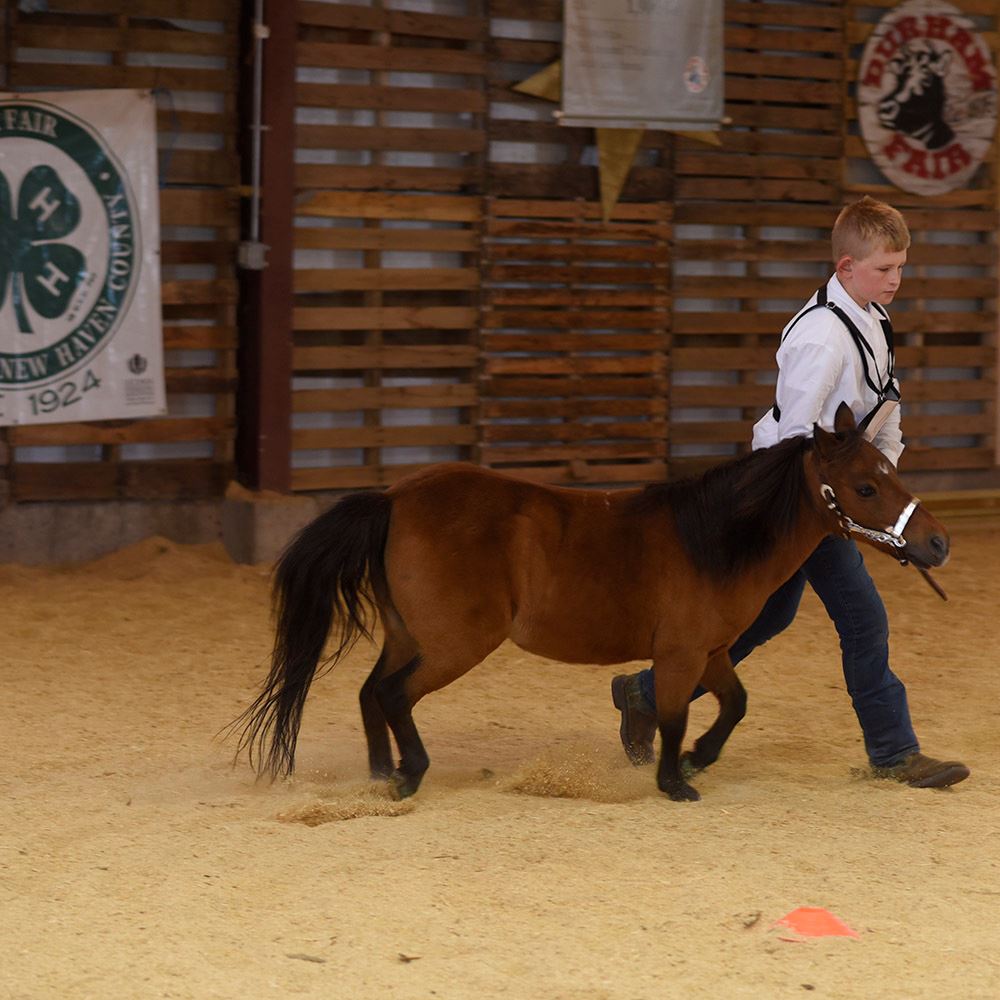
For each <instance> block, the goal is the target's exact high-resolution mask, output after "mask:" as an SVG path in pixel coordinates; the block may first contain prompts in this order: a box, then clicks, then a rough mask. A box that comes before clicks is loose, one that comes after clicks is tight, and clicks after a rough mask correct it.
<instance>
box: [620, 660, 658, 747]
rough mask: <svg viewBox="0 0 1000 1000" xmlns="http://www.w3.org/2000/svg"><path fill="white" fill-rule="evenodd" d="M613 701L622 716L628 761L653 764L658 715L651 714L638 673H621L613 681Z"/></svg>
mask: <svg viewBox="0 0 1000 1000" xmlns="http://www.w3.org/2000/svg"><path fill="white" fill-rule="evenodd" d="M611 700H612V701H613V702H614V703H615V708H617V709H618V711H619V712H621V713H622V723H621V727H620V728H619V730H618V732H619V734H620V736H621V738H622V746H623V747H625V753H626V754H628V759H629V760H630V761H632V763H633V764H635V765H636V766H637V767H638V766H639V765H640V764H652V763H653V761H654V760H655V759H656V755H655V754H654V753H653V737H654V736H655V735H656V716H655V715H651V714H650V712H649V706H648V705H647V704H646V699H645V698H643V696H642V691H640V690H639V676H638V674H619V675H618V676H617V677H616V678H614V680H612V682H611Z"/></svg>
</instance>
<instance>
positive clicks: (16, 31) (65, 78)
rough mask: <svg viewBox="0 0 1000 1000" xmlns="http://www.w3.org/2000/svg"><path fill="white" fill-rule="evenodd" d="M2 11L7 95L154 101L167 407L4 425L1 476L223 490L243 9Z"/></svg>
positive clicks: (200, 4)
mask: <svg viewBox="0 0 1000 1000" xmlns="http://www.w3.org/2000/svg"><path fill="white" fill-rule="evenodd" d="M4 3H5V8H6V18H7V26H8V36H7V38H6V47H5V49H4V50H3V51H4V53H5V58H6V87H7V89H8V90H16V91H25V92H30V91H45V90H59V89H89V88H104V87H135V88H152V89H154V90H155V91H156V93H157V107H158V121H157V124H158V130H159V146H160V182H161V198H160V224H161V230H162V240H163V242H162V267H163V272H162V279H163V280H162V289H163V332H164V347H165V349H166V358H165V360H166V366H167V370H166V384H167V394H168V411H169V412H168V415H167V416H166V417H164V418H162V419H151V420H120V421H101V422H92V423H67V424H51V425H44V426H33V427H32V426H29V427H17V428H8V429H6V430H3V431H0V463H2V464H0V479H2V480H4V481H5V488H6V492H7V493H8V494H9V496H10V497H11V498H12V499H15V500H52V499H114V498H171V497H197V496H217V495H219V494H220V493H221V491H222V490H223V489H224V487H225V483H226V482H227V481H228V480H229V478H230V477H231V475H232V448H233V436H234V428H235V413H234V391H235V385H236V366H235V349H236V327H235V302H236V280H235V272H234V267H235V248H236V242H237V240H238V238H239V230H238V224H239V204H238V197H237V185H238V183H239V163H238V158H237V152H236V143H237V134H236V130H237V115H236V95H237V74H238V62H239V59H238V49H239V38H238V29H239V18H240V15H241V9H242V5H241V3H240V2H239V0H197V2H194V0H47V3H46V4H44V5H41V6H42V7H43V8H44V9H43V10H40V11H38V12H34V13H30V12H26V11H23V10H21V9H20V5H19V4H18V3H17V2H16V0H4ZM81 58H82V60H83V61H81ZM67 456H68V458H67Z"/></svg>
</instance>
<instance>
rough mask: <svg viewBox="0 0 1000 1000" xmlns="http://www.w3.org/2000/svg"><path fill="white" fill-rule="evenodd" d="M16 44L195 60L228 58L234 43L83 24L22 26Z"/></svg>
mask: <svg viewBox="0 0 1000 1000" xmlns="http://www.w3.org/2000/svg"><path fill="white" fill-rule="evenodd" d="M17 44H18V46H19V47H22V48H30V49H46V50H55V51H58V50H60V49H67V50H69V51H72V52H136V53H146V54H155V53H161V52H165V53H171V54H181V55H196V56H228V55H229V54H230V53H231V51H232V50H233V40H232V39H231V38H230V37H229V36H228V35H225V34H216V33H215V32H207V31H192V30H190V29H184V28H178V27H172V28H170V29H155V28H152V29H150V28H134V27H131V26H126V27H124V28H93V27H88V26H86V25H80V24H67V25H66V26H61V25H55V24H45V25H41V24H40V25H37V26H33V25H31V24H30V22H29V23H25V22H20V23H19V24H18V27H17Z"/></svg>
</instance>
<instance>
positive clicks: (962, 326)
mask: <svg viewBox="0 0 1000 1000" xmlns="http://www.w3.org/2000/svg"><path fill="white" fill-rule="evenodd" d="M894 6H895V3H894V2H892V0H865V2H864V3H858V2H855V0H849V2H848V3H847V4H846V11H845V15H846V17H847V29H846V30H847V38H846V48H845V52H846V53H847V58H846V61H845V74H846V80H847V83H848V87H847V96H846V101H845V110H846V115H845V149H844V192H845V199H847V200H853V199H854V198H856V197H860V196H861V195H863V194H869V195H871V196H872V197H874V198H881V199H883V200H885V201H889V202H891V203H892V204H894V205H896V206H897V207H898V208H899V209H900V210H901V211H902V212H903V214H904V215H905V217H906V220H907V223H908V224H909V227H910V232H911V234H912V237H913V244H912V246H911V248H910V251H909V254H908V263H907V267H906V272H905V276H904V279H903V283H902V285H901V286H900V290H899V292H898V294H897V296H896V299H895V301H894V303H893V306H892V319H893V328H894V330H895V331H896V334H897V338H896V339H897V343H898V344H899V346H898V347H897V350H896V368H897V371H898V372H899V375H900V379H901V381H902V386H903V405H904V411H903V412H904V419H903V431H904V440H905V442H906V451H905V452H904V453H903V458H902V459H901V462H900V467H901V468H902V469H904V470H943V469H947V470H958V469H986V468H991V467H993V466H994V465H995V463H996V446H997V442H996V421H997V413H996V392H997V386H996V380H997V374H996V372H997V370H996V363H997V354H996V351H997V340H996V338H997V298H996V296H997V235H996V234H997V224H998V214H997V205H998V197H1000V188H998V177H997V169H998V160H997V149H996V140H995V139H994V145H993V149H992V150H991V152H990V154H989V156H988V157H987V159H986V160H985V161H984V163H983V164H982V166H981V167H980V168H979V170H978V171H977V173H976V174H975V175H974V176H973V178H972V181H971V182H970V183H969V184H968V185H966V186H965V187H964V188H962V189H961V190H957V191H952V192H949V193H947V194H943V195H935V196H917V195H913V194H908V193H906V192H904V191H901V190H900V189H899V188H897V187H895V186H894V185H892V184H890V183H889V182H888V181H887V179H886V178H885V177H884V176H883V175H882V174H881V172H880V171H878V170H877V168H875V167H874V166H873V165H872V164H871V163H870V162H869V156H868V150H867V148H866V146H865V144H864V141H863V140H862V138H861V135H860V130H859V128H858V123H857V106H856V104H855V93H856V87H855V83H854V81H855V80H856V79H857V75H858V64H859V62H860V60H861V53H862V50H863V47H864V43H865V42H866V41H867V39H868V37H869V35H870V33H871V31H872V29H873V28H874V27H875V24H876V23H877V22H878V20H879V19H880V18H881V17H882V16H883V15H884V14H885V13H886V11H887V10H888V9H889V8H892V7H894ZM956 6H957V7H959V8H960V9H961V10H962V11H963V12H964V13H965V14H967V15H971V16H974V17H975V18H977V26H978V27H979V28H980V34H981V36H982V37H983V39H984V40H985V41H986V42H987V44H988V45H989V47H990V50H991V51H992V53H993V59H994V64H995V63H996V59H997V54H998V50H1000V9H998V7H997V4H996V3H994V2H993V0H960V2H958V3H957V4H956Z"/></svg>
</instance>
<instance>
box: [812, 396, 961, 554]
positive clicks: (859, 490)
mask: <svg viewBox="0 0 1000 1000" xmlns="http://www.w3.org/2000/svg"><path fill="white" fill-rule="evenodd" d="M813 441H814V448H813V454H814V455H815V459H816V471H817V473H818V479H819V483H818V490H819V498H820V503H821V504H822V505H823V507H825V509H826V513H827V516H828V517H829V518H830V523H831V533H837V534H843V535H853V536H854V537H855V538H858V539H861V540H863V541H866V542H868V543H869V544H871V545H874V546H875V547H876V548H878V549H881V550H882V551H884V552H889V553H890V554H891V555H893V556H895V557H896V558H897V559H899V560H900V561H910V562H912V563H913V564H914V565H915V566H918V567H920V568H923V569H927V568H929V567H931V566H943V565H944V564H945V563H946V562H947V561H948V547H949V546H948V532H947V531H946V530H945V528H944V525H943V524H941V522H940V521H938V520H937V518H935V517H934V516H933V515H932V514H930V513H928V512H927V510H926V509H925V508H924V507H922V506H921V505H920V501H919V500H917V499H916V498H915V497H914V496H912V495H911V494H910V493H908V492H907V490H906V488H905V487H904V486H903V484H902V483H901V482H900V479H899V476H898V475H897V474H896V470H895V469H894V468H893V465H892V463H891V462H890V461H889V460H888V459H887V458H886V457H885V456H884V455H883V454H882V452H880V451H879V450H878V448H876V447H875V446H874V445H873V444H872V443H871V442H870V441H868V440H866V438H865V436H864V434H863V433H862V432H861V431H859V430H858V428H857V425H856V424H855V421H854V414H853V413H852V412H851V408H850V407H849V406H848V405H847V404H846V403H841V404H840V406H839V407H838V408H837V414H836V417H835V418H834V429H833V430H832V431H825V430H823V428H822V427H820V426H819V425H818V424H817V425H816V426H815V427H814V429H813Z"/></svg>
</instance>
